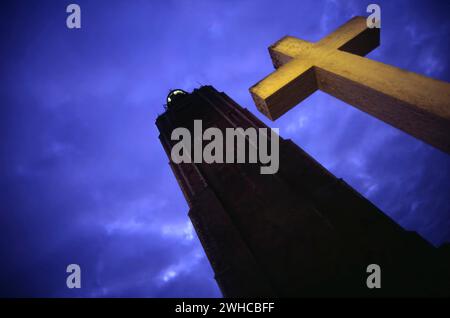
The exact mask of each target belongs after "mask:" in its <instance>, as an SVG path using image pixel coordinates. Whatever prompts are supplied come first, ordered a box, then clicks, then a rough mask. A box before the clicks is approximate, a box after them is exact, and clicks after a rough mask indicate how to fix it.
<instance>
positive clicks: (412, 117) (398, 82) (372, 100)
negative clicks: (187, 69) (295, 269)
mask: <svg viewBox="0 0 450 318" xmlns="http://www.w3.org/2000/svg"><path fill="white" fill-rule="evenodd" d="M379 38H380V34H379V29H369V28H368V27H367V25H366V19H365V18H364V17H355V18H353V19H351V20H350V21H348V22H347V23H346V24H344V25H343V26H341V27H340V28H338V29H337V30H336V31H335V32H333V33H332V34H330V35H328V36H327V37H325V38H323V39H322V40H320V41H319V42H316V43H311V42H307V41H303V40H300V39H296V38H294V37H289V36H286V37H284V38H282V39H281V40H280V41H278V42H276V43H275V44H274V45H272V46H270V47H269V53H270V56H271V58H272V61H273V64H274V66H275V68H276V71H275V72H273V73H272V74H270V75H269V76H267V77H266V78H264V79H263V80H262V81H260V82H258V83H257V84H255V85H254V86H253V87H251V88H250V92H251V95H252V97H253V100H254V101H255V103H256V106H257V108H258V110H260V111H261V112H262V113H263V114H264V115H266V116H267V117H268V118H270V119H271V120H275V119H277V118H278V117H280V116H281V115H283V114H284V113H286V112H287V111H288V110H290V109H291V108H293V107H294V106H295V105H297V104H298V103H300V102H301V101H302V100H304V99H305V98H307V97H308V96H309V95H311V94H312V93H314V92H315V91H316V90H318V89H320V90H322V91H324V92H326V93H328V94H330V95H332V96H334V97H336V98H339V99H341V100H343V101H344V102H346V103H348V104H350V105H353V106H354V107H356V108H358V109H360V110H362V111H364V112H366V113H368V114H370V115H372V116H374V117H376V118H378V119H380V120H382V121H384V122H386V123H388V124H390V125H392V126H394V127H396V128H398V129H401V130H403V131H404V132H406V133H408V134H411V135H412V136H414V137H416V138H418V139H421V140H423V141H425V142H427V143H429V144H430V145H432V146H434V147H436V148H439V149H441V150H443V151H445V152H447V153H450V84H449V83H446V82H443V81H438V80H435V79H432V78H429V77H425V76H422V75H419V74H415V73H412V72H408V71H404V70H402V69H399V68H397V67H393V66H390V65H386V64H383V63H380V62H376V61H373V60H370V59H367V58H364V57H363V56H364V55H365V54H367V53H369V52H370V51H372V50H373V49H374V48H376V47H377V46H378V45H379V43H380V42H379Z"/></svg>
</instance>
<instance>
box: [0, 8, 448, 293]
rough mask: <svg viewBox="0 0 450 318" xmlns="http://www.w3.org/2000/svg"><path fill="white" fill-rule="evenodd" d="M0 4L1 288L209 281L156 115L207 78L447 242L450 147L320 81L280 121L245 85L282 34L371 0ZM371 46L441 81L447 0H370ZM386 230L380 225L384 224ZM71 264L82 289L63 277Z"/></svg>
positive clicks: (330, 24)
mask: <svg viewBox="0 0 450 318" xmlns="http://www.w3.org/2000/svg"><path fill="white" fill-rule="evenodd" d="M9 2H10V4H9V5H8V4H6V3H2V8H1V9H0V34H1V50H0V76H1V77H0V78H1V82H0V83H1V85H0V101H1V105H0V122H1V125H0V130H1V138H2V139H1V141H2V142H1V144H0V209H1V211H0V212H1V213H0V226H1V227H0V230H1V231H0V296H33V297H34V296H45V297H47V296H62V297H73V296H77V297H79V296H86V297H118V296H128V297H133V296H137V297H179V296H180V297H181V296H182V297H194V296H198V297H203V296H205V297H218V296H220V291H219V290H218V288H217V286H216V284H215V281H214V278H213V273H212V270H211V267H210V265H209V263H208V261H207V259H206V258H205V255H204V253H203V250H202V248H201V246H200V243H199V241H198V239H197V236H196V234H195V231H193V228H192V225H191V224H190V222H189V219H188V217H187V212H188V206H187V204H186V202H185V200H184V197H183V195H182V193H181V191H180V189H179V187H178V185H177V183H176V180H175V177H174V176H173V175H172V172H171V170H170V168H169V166H168V158H167V157H166V155H165V153H164V151H163V148H162V146H161V144H160V143H159V140H158V131H157V129H156V126H155V124H154V121H155V119H156V116H157V114H159V113H161V112H163V104H164V103H165V97H166V95H167V93H168V90H169V89H171V88H182V89H185V90H192V89H193V88H195V87H198V86H199V85H200V84H211V85H214V86H215V87H216V88H217V89H218V90H221V91H224V92H226V93H227V94H228V95H229V96H230V97H231V98H233V99H234V100H236V101H237V102H238V103H239V104H241V105H242V106H244V107H247V108H248V109H250V111H252V112H253V113H255V114H256V115H257V116H258V117H259V118H261V119H263V120H264V121H265V122H266V123H268V124H269V125H270V126H272V127H279V128H280V134H281V136H282V137H284V138H292V139H293V140H294V141H295V142H296V143H297V144H298V145H300V146H301V147H302V148H304V149H305V150H306V151H307V152H308V153H310V154H311V155H312V156H313V157H314V158H316V159H317V160H318V161H319V162H321V163H322V164H323V165H324V166H325V167H326V168H328V169H329V170H331V171H332V172H333V173H334V174H335V175H336V176H338V177H342V178H344V179H345V180H346V181H347V182H348V183H350V184H351V185H352V186H353V187H355V188H356V189H357V190H358V191H360V192H361V193H362V194H363V195H365V196H366V197H368V198H369V199H370V200H371V201H372V202H374V203H375V204H376V205H377V206H378V207H380V208H381V209H382V210H383V211H385V213H386V214H388V215H389V216H391V217H392V218H393V219H394V220H396V221H397V222H398V223H400V224H401V225H402V226H403V227H404V228H406V229H409V230H415V231H418V232H419V233H420V235H422V236H423V237H424V238H426V239H427V240H428V241H430V242H432V243H433V244H435V245H439V244H441V243H443V242H450V211H449V206H448V198H449V197H450V157H449V156H448V155H446V154H444V153H442V152H440V151H438V150H436V149H433V148H432V147H430V146H428V145H425V144H423V143H422V142H420V141H417V140H415V139H414V138H412V137H410V136H407V135H406V134H404V133H402V132H400V131H398V130H396V129H394V128H392V127H390V126H387V125H386V124H384V123H382V122H380V121H378V120H376V119H374V118H371V117H369V116H368V115H366V114H364V113H362V112H360V111H358V110H356V109H354V108H352V107H351V106H348V105H346V104H344V103H342V102H340V101H338V100H336V99H335V98H333V97H331V96H328V95H325V94H324V93H321V92H317V93H315V94H314V95H313V96H311V97H310V98H308V99H307V100H306V101H304V102H303V103H302V104H301V105H300V106H298V107H296V108H294V109H293V110H291V111H290V112H288V113H287V114H286V115H284V116H283V117H282V118H280V119H279V120H278V121H277V122H274V123H272V122H268V121H267V120H265V118H263V116H262V115H261V114H260V113H258V112H257V111H256V108H255V106H254V104H253V102H252V100H251V97H250V94H249V93H248V88H249V87H250V86H251V85H253V84H254V83H256V82H257V81H259V80H260V79H262V78H263V77H264V76H265V75H267V74H269V73H270V72H271V71H272V70H273V69H272V64H271V61H270V57H269V55H268V52H267V47H268V46H269V45H270V44H272V43H273V42H275V41H277V40H278V39H279V38H280V37H282V36H284V35H287V34H289V35H293V36H297V37H300V38H302V39H305V40H311V41H317V40H319V39H320V38H321V37H322V36H325V35H326V34H328V33H329V32H331V31H332V30H334V29H335V28H336V27H338V26H339V25H341V24H343V23H344V22H346V21H347V20H348V19H349V18H351V17H352V16H354V15H365V16H367V15H368V14H367V13H366V6H367V5H368V4H370V3H371V2H370V1H332V0H324V1H322V0H311V1H310V0H307V1H301V0H295V1H294V0H293V1H281V0H277V1H261V0H252V1H246V0H240V1H213V0H209V1H187V0H178V1H138V0H134V1H125V0H123V1H113V0H108V1H99V0H96V1H84V0H77V1H72V2H75V3H78V4H79V5H80V6H81V10H82V29H81V30H69V29H67V28H66V25H65V20H66V17H67V13H66V12H65V9H66V6H67V5H68V4H69V3H71V2H69V1H58V0H54V1H9ZM376 3H378V4H380V5H381V10H382V12H381V21H382V35H381V36H382V40H381V46H380V47H379V48H377V49H375V51H373V52H372V53H371V54H369V55H368V57H370V58H373V59H375V60H378V61H381V62H384V63H388V64H392V65H395V66H398V67H401V68H404V69H407V70H410V71H414V72H418V73H421V74H424V75H427V76H432V77H435V78H438V79H441V80H445V81H450V64H449V56H450V49H449V39H450V36H449V35H450V21H449V20H448V16H447V14H448V12H450V10H449V9H450V6H449V4H448V1H445V2H444V1H443V2H442V3H440V2H434V1H430V0H426V1H406V0H404V1H379V0H377V1H376ZM380 235H383V233H380ZM71 263H76V264H80V266H81V270H82V288H81V289H79V290H70V289H68V288H67V287H66V284H65V283H66V277H67V274H66V271H65V270H66V266H67V265H68V264H71Z"/></svg>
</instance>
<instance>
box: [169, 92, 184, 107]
mask: <svg viewBox="0 0 450 318" xmlns="http://www.w3.org/2000/svg"><path fill="white" fill-rule="evenodd" d="M186 95H188V93H187V92H186V91H184V90H182V89H178V88H177V89H173V90H171V91H170V92H169V95H167V107H170V106H171V105H172V104H173V103H174V102H175V101H177V100H180V99H182V98H184V97H186Z"/></svg>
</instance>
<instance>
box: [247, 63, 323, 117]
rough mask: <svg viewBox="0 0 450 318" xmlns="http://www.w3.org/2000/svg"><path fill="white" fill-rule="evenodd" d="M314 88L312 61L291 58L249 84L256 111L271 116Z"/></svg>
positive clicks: (280, 111)
mask: <svg viewBox="0 0 450 318" xmlns="http://www.w3.org/2000/svg"><path fill="white" fill-rule="evenodd" d="M317 89H318V86H317V81H316V75H315V73H314V67H313V65H312V64H311V63H310V62H308V61H305V60H301V59H293V60H292V61H290V62H288V63H286V64H285V65H283V66H281V67H280V68H279V69H278V70H277V71H275V72H273V73H272V74H270V75H269V76H267V77H266V78H264V79H263V80H262V81H260V82H258V83H256V84H255V85H254V86H252V87H251V88H250V93H251V95H252V97H253V100H254V101H255V104H256V107H257V108H258V110H259V111H260V112H262V113H263V114H264V115H266V116H267V117H269V118H270V119H271V120H275V119H277V118H278V117H280V116H281V115H282V114H284V113H285V112H287V111H288V110H289V109H291V108H292V107H294V106H295V105H297V104H298V103H300V102H301V101H302V100H304V99H305V98H307V97H308V96H309V95H311V94H312V93H314V92H315V91H316V90H317Z"/></svg>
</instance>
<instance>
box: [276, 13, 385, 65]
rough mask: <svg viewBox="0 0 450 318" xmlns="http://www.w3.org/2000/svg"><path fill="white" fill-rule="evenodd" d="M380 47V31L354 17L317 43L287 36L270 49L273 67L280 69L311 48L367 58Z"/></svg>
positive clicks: (361, 19)
mask: <svg viewBox="0 0 450 318" xmlns="http://www.w3.org/2000/svg"><path fill="white" fill-rule="evenodd" d="M379 45H380V29H377V28H373V29H370V28H368V27H367V22H366V18H364V17H354V18H352V19H350V20H349V21H348V22H347V23H345V24H343V25H342V26H341V27H339V28H338V29H337V30H336V31H334V32H333V33H331V34H329V35H328V36H326V37H324V38H323V39H322V40H320V41H319V42H317V43H311V42H307V41H303V40H300V39H297V38H295V37H292V36H285V37H283V38H281V40H279V41H277V42H275V43H274V44H272V45H271V46H270V47H269V54H270V57H271V59H272V63H273V66H274V67H275V68H279V67H280V66H281V65H284V64H286V63H287V62H289V61H290V60H292V59H293V58H295V57H297V56H298V55H299V54H302V55H305V53H307V51H308V50H311V48H321V47H323V48H327V49H339V50H341V51H345V52H348V53H352V54H356V55H360V56H365V55H366V54H368V53H369V52H371V51H372V50H373V49H375V48H376V47H378V46H379Z"/></svg>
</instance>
